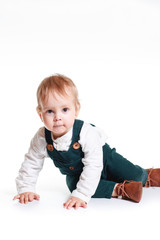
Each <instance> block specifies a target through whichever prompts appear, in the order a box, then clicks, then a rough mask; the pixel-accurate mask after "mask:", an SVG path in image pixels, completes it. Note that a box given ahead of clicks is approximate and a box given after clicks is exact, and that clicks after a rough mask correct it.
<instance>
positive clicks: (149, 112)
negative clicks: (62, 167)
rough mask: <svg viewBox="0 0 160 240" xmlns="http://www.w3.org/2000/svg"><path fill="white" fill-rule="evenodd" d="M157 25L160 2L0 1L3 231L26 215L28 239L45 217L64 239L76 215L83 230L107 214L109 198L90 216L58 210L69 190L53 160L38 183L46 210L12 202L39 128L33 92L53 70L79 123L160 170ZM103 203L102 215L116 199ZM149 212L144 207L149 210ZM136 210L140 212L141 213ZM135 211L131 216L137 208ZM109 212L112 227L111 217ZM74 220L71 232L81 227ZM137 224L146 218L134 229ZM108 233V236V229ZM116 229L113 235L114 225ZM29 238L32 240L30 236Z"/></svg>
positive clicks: (159, 36)
mask: <svg viewBox="0 0 160 240" xmlns="http://www.w3.org/2000/svg"><path fill="white" fill-rule="evenodd" d="M159 28H160V2H159V1H158V0H122V1H119V0H112V1H109V0H85V1H84V0H81V1H78V0H77V1H76V0H66V1H65V0H32V1H31V0H26V1H25V0H1V1H0V79H1V84H0V86H1V94H0V104H1V119H0V121H1V168H0V180H1V181H0V182H1V184H0V187H1V193H0V194H1V201H2V204H1V207H2V208H3V214H2V216H3V218H6V216H10V219H11V220H10V222H9V223H8V218H6V227H7V225H8V224H9V226H10V227H11V225H12V223H13V222H15V223H16V222H18V221H20V220H19V219H21V218H22V219H23V218H24V219H27V220H24V219H23V222H24V224H23V223H22V222H21V223H20V226H21V234H23V232H24V231H25V226H26V224H28V223H30V225H29V226H30V228H29V229H31V230H34V227H33V225H32V223H34V224H35V222H38V224H40V223H41V224H42V222H41V220H40V219H41V218H43V216H44V214H45V213H46V215H45V216H46V217H47V218H48V219H49V223H48V224H49V225H48V226H49V227H51V226H50V224H51V222H50V221H51V219H52V217H53V218H54V216H56V219H57V217H58V222H56V221H55V218H54V220H53V219H52V221H53V222H54V225H55V226H56V229H57V233H58V231H60V232H61V228H60V225H61V224H62V223H61V219H62V217H63V226H66V227H65V230H66V231H67V230H68V229H69V223H68V221H69V222H70V221H71V222H72V221H74V219H72V217H73V215H74V218H76V221H77V224H78V225H80V224H81V221H82V222H83V221H84V219H83V218H82V216H83V214H86V215H85V216H86V218H85V219H86V224H88V222H90V221H91V219H93V216H95V214H97V217H96V219H97V218H102V215H103V213H104V211H105V210H102V209H100V207H99V203H100V204H101V203H104V201H103V200H93V201H91V203H90V207H88V209H87V211H88V212H87V211H86V210H80V211H79V213H77V215H75V214H73V211H71V212H70V213H68V212H67V213H66V212H65V210H63V209H61V208H60V207H59V206H61V205H62V202H63V201H65V200H66V198H67V197H68V196H69V192H68V190H67V188H66V187H65V183H64V181H65V179H64V177H63V176H61V175H60V174H59V172H58V171H57V169H55V168H54V167H53V164H52V163H51V162H50V161H48V160H47V161H46V162H45V166H44V170H43V172H42V173H41V174H40V178H39V182H38V186H37V187H38V190H39V193H40V195H42V199H43V200H41V203H39V204H41V205H36V203H33V204H32V205H31V204H30V205H29V207H28V206H27V207H26V206H25V207H24V206H23V207H22V206H19V205H18V203H17V202H16V203H14V204H13V203H12V201H11V199H12V197H13V196H14V194H16V188H15V182H14V179H15V177H16V176H17V173H18V169H19V167H20V165H21V163H22V161H23V156H24V153H25V152H26V151H27V149H28V147H29V143H30V140H31V138H32V137H33V135H34V134H35V132H36V131H37V129H38V128H39V127H41V126H42V123H41V121H40V119H39V118H38V115H37V113H36V111H35V109H36V89H37V87H38V85H39V83H40V82H41V80H43V78H45V77H47V76H49V75H51V74H54V73H61V74H64V75H66V76H68V77H70V78H71V79H72V80H73V81H74V82H75V83H76V85H77V87H78V89H79V96H80V101H81V107H82V108H81V112H80V115H79V118H80V119H83V120H85V121H87V122H91V123H94V124H95V125H97V126H99V127H101V128H102V129H104V131H105V132H106V134H107V135H108V143H109V144H110V145H111V146H113V147H116V149H117V151H118V152H120V153H121V154H122V155H124V156H125V157H127V158H128V159H129V160H131V161H133V162H134V163H136V164H139V165H141V166H143V167H145V168H147V167H152V166H154V167H158V166H160V153H159V142H160V141H159V136H160V126H159V123H160V112H159V103H160V94H159V80H160V69H159V65H160V31H159ZM45 191H46V192H45ZM54 193H55V194H54ZM47 194H48V195H47ZM61 194H62V196H61ZM46 195H47V196H48V198H47V197H46ZM159 196H160V195H159ZM45 197H46V198H45ZM146 198H147V196H146ZM49 199H50V200H49ZM51 200H52V201H53V202H54V208H53V206H52V201H51ZM154 200H155V199H154ZM48 201H49V202H48ZM106 201H107V200H106ZM152 201H153V199H152ZM155 201H156V200H155ZM113 202H114V204H115V205H114V209H116V210H117V212H118V213H119V206H117V205H116V204H119V202H118V203H117V202H116V203H115V201H113ZM47 204H48V205H47ZM56 204H57V205H56ZM94 204H95V205H94ZM107 204H108V205H107V206H108V207H106V215H107V214H108V211H109V209H112V206H111V208H110V204H111V203H110V202H108V201H107ZM121 204H122V203H121ZM123 204H124V203H123ZM125 204H128V203H126V202H125ZM147 204H149V202H147ZM46 205H47V206H48V207H46ZM103 206H104V205H103ZM126 206H128V205H126ZM134 206H135V205H134ZM136 206H137V205H136ZM149 206H150V208H149V209H150V210H148V205H147V210H148V211H151V212H152V207H151V205H149ZM52 208H53V209H52ZM108 208H109V209H108ZM36 209H38V210H36ZM50 209H52V210H53V212H54V213H55V215H54V213H51V212H52V210H50ZM57 209H58V210H57ZM89 209H90V210H89ZM96 209H98V210H99V211H100V212H99V213H97V212H96ZM123 209H125V205H124V208H123ZM133 209H134V210H133ZM138 209H139V210H138V211H140V207H138ZM142 209H143V208H142ZM112 210H113V209H112ZM145 210H146V209H145ZM145 210H141V211H142V213H145ZM154 210H155V209H154ZM131 211H132V214H133V215H132V219H134V220H135V219H136V213H135V212H134V211H137V208H135V207H133V208H132V210H131ZM143 211H144V212H143ZM159 211H160V209H159ZM109 213H110V215H109V216H110V219H111V220H113V223H114V219H115V212H114V211H111V210H110V212H109ZM52 214H53V215H52ZM72 214H73V215H72ZM120 214H121V212H120ZM31 219H32V220H31ZM79 219H80V220H79ZM32 221H33V222H32ZM43 221H44V219H43ZM124 221H125V217H124ZM44 222H46V220H45V221H44ZM66 222H67V224H68V225H65V224H66ZM91 222H92V221H91ZM111 222H112V221H111ZM116 223H117V224H118V222H116ZM41 224H40V226H41ZM73 224H74V229H75V232H74V234H75V233H76V232H77V231H78V229H79V228H76V227H77V225H76V223H75V222H74V223H73ZM94 224H95V225H94ZM108 224H109V222H107V225H108ZM138 224H140V222H138V223H137V228H138V227H139V225H138ZM16 226H17V224H13V225H12V228H11V229H12V230H13V231H12V234H13V232H15V233H17V231H18V228H17V231H15V229H16ZM94 226H95V227H96V226H97V225H96V223H95V222H92V227H91V226H90V227H88V228H87V227H86V225H85V227H84V230H85V231H90V232H92V230H93V229H95V228H94ZM37 227H38V225H37ZM123 227H124V226H123ZM42 228H43V224H42ZM42 228H41V231H42ZM100 228H101V227H100ZM119 228H120V229H121V227H119ZM4 229H5V228H4ZM88 229H89V230H88ZM102 229H104V230H105V226H104V225H102ZM102 229H98V230H97V231H96V232H94V234H93V236H99V234H98V232H99V230H100V231H101V234H103V230H102ZM120 229H119V230H120ZM122 229H124V228H122ZM23 230H24V231H23ZM50 230H51V228H50ZM50 230H49V229H48V228H47V229H46V228H44V232H40V231H38V230H37V231H35V232H34V234H35V235H33V236H43V235H44V236H45V232H48V233H51V232H50ZM81 230H83V228H82V229H81ZM110 231H111V232H113V231H114V229H113V227H112V228H111V227H110ZM53 232H54V230H53ZM64 232H65V231H64ZM7 234H11V233H10V232H8V233H7ZM25 234H27V235H26V239H27V238H28V237H29V232H27V233H26V232H25ZM36 234H38V235H36ZM61 234H62V236H63V234H64V236H66V235H65V233H61ZM7 236H8V235H7ZM12 236H13V235H12ZM49 236H50V235H49ZM81 236H83V234H82V235H81ZM117 236H118V235H117ZM79 237H80V235H79ZM134 237H135V236H134ZM48 238H49V237H48ZM18 239H19V238H18Z"/></svg>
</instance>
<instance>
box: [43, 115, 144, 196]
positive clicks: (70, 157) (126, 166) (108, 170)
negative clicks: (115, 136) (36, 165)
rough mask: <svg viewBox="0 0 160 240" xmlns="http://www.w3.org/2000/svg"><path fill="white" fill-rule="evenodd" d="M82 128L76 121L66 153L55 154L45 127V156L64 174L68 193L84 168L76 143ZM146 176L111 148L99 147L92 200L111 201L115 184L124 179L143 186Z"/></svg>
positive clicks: (141, 169)
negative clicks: (99, 166)
mask: <svg viewBox="0 0 160 240" xmlns="http://www.w3.org/2000/svg"><path fill="white" fill-rule="evenodd" d="M82 126H83V121H81V120H77V119H76V120H75V122H74V125H73V135H72V142H71V145H70V147H69V149H68V151H65V152H63V151H57V150H56V149H55V148H54V146H53V140H52V137H51V132H50V131H49V130H47V129H46V128H45V138H46V142H47V152H48V155H49V157H50V158H51V159H52V160H53V163H54V165H55V166H56V167H58V168H59V170H60V172H61V173H62V174H65V175H66V182H67V186H68V188H69V190H70V191H71V192H72V191H73V190H75V189H76V185H77V182H78V181H79V177H80V175H81V172H82V171H83V166H84V165H83V163H82V158H83V157H84V153H83V152H82V148H81V146H80V144H79V142H78V141H79V138H80V131H81V128H82ZM147 177H148V173H147V171H146V170H145V169H143V168H141V167H139V166H138V165H134V164H132V163H131V162H129V161H128V160H127V159H125V158H124V157H123V156H121V155H120V154H118V153H117V152H116V149H115V148H113V149H111V148H110V146H109V145H108V144H107V143H106V144H105V145H104V146H103V170H102V173H101V179H100V181H99V184H98V187H97V189H96V191H95V194H94V195H93V196H92V197H94V198H111V197H112V192H113V189H114V186H115V184H116V183H120V182H123V181H124V180H133V181H141V182H142V184H143V185H145V183H146V181H147Z"/></svg>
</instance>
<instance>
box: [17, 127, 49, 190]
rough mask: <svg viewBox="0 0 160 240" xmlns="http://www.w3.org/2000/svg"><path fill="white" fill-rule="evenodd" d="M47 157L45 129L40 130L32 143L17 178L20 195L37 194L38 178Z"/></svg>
mask: <svg viewBox="0 0 160 240" xmlns="http://www.w3.org/2000/svg"><path fill="white" fill-rule="evenodd" d="M45 157H46V142H45V138H44V128H40V129H39V130H38V132H37V133H36V134H35V136H34V137H33V139H32V141H31V143H30V147H29V150H28V153H26V154H25V157H24V161H23V163H22V165H21V168H20V170H19V175H18V177H17V178H16V186H17V191H18V193H19V194H20V193H23V192H34V193H35V192H36V189H35V186H36V182H37V178H38V175H39V172H40V171H41V169H42V168H43V163H44V158H45Z"/></svg>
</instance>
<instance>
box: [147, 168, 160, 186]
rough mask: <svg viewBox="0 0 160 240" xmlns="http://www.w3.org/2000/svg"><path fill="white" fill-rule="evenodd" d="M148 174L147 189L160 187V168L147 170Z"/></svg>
mask: <svg viewBox="0 0 160 240" xmlns="http://www.w3.org/2000/svg"><path fill="white" fill-rule="evenodd" d="M146 170H147V172H148V178H147V182H146V184H145V187H160V168H149V169H146Z"/></svg>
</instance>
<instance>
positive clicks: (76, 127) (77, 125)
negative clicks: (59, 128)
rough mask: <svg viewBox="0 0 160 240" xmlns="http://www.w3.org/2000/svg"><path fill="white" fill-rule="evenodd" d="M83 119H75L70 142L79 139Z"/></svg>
mask: <svg viewBox="0 0 160 240" xmlns="http://www.w3.org/2000/svg"><path fill="white" fill-rule="evenodd" d="M83 123H84V121H82V120H79V119H76V120H75V122H74V125H73V136H72V144H73V143H74V142H78V140H79V139H80V132H81V128H82V126H83Z"/></svg>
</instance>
